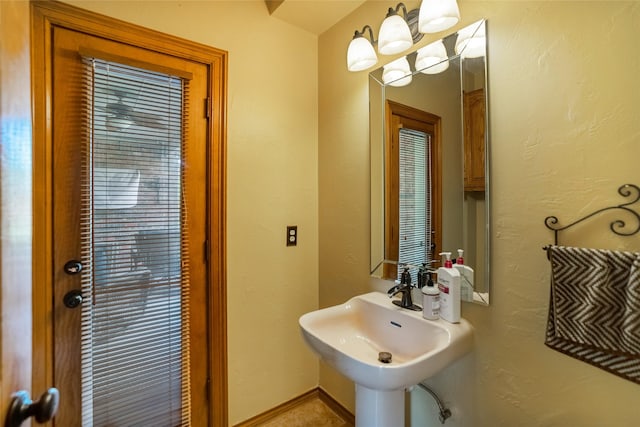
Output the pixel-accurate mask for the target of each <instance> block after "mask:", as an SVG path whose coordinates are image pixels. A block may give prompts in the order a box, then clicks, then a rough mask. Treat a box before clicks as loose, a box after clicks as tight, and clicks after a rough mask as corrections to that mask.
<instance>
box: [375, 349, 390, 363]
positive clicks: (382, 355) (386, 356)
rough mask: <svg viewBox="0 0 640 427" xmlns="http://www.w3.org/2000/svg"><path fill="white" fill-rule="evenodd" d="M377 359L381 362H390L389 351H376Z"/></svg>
mask: <svg viewBox="0 0 640 427" xmlns="http://www.w3.org/2000/svg"><path fill="white" fill-rule="evenodd" d="M378 360H379V361H381V362H382V363H391V353H389V352H386V351H381V352H380V353H378Z"/></svg>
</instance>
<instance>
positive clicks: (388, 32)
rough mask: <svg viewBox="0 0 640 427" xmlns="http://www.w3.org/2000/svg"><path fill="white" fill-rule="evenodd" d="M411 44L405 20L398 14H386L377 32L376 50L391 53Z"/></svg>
mask: <svg viewBox="0 0 640 427" xmlns="http://www.w3.org/2000/svg"><path fill="white" fill-rule="evenodd" d="M411 46H413V38H412V37H411V30H409V25H408V24H407V21H405V20H404V18H402V17H401V16H400V15H391V16H387V17H386V18H385V20H384V21H382V25H381V26H380V33H379V34H378V52H380V53H381V54H383V55H393V54H395V53H400V52H402V51H404V50H407V49H409V48H410V47H411Z"/></svg>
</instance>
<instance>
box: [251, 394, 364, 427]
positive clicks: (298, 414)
mask: <svg viewBox="0 0 640 427" xmlns="http://www.w3.org/2000/svg"><path fill="white" fill-rule="evenodd" d="M259 427H353V424H350V423H348V422H346V421H345V420H343V419H342V418H340V416H339V415H338V414H336V413H335V412H333V411H332V410H331V408H329V407H328V406H327V405H326V404H325V403H324V402H322V401H321V400H320V399H317V398H316V399H312V400H309V401H308V402H305V403H303V404H301V405H300V406H297V407H295V408H294V409H292V410H290V411H288V412H286V413H284V414H281V415H279V416H277V417H276V418H273V419H271V420H269V421H267V422H265V423H262V424H260V425H259Z"/></svg>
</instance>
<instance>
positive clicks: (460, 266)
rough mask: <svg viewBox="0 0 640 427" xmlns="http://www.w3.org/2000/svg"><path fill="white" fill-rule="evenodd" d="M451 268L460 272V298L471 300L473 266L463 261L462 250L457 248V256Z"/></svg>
mask: <svg viewBox="0 0 640 427" xmlns="http://www.w3.org/2000/svg"><path fill="white" fill-rule="evenodd" d="M453 268H455V269H456V270H458V273H460V299H461V300H462V301H473V289H474V287H473V268H471V267H469V266H468V265H466V264H465V263H464V250H462V249H458V258H457V259H456V263H455V264H453Z"/></svg>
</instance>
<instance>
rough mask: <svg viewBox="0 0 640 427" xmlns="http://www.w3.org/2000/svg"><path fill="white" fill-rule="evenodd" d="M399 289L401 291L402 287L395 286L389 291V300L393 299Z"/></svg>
mask: <svg viewBox="0 0 640 427" xmlns="http://www.w3.org/2000/svg"><path fill="white" fill-rule="evenodd" d="M399 289H400V285H395V286H394V287H392V288H391V289H389V290H388V291H387V295H389V298H391V297H393V296H394V295H395V294H396V293H397V292H398V290H399Z"/></svg>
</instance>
